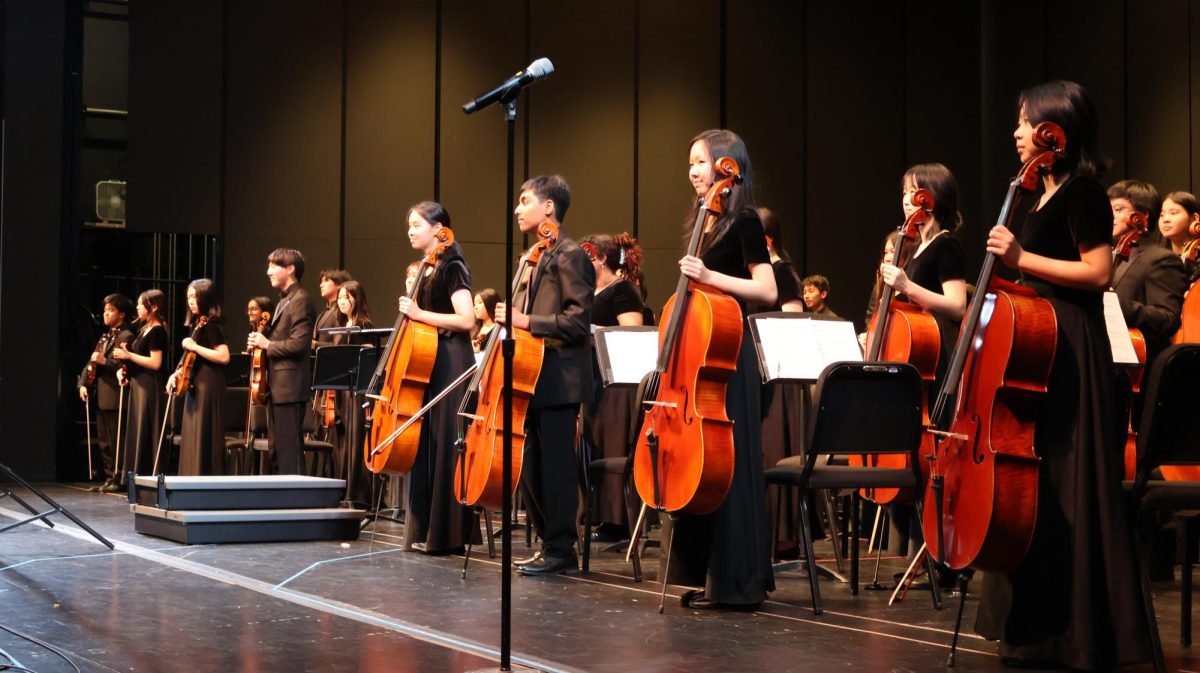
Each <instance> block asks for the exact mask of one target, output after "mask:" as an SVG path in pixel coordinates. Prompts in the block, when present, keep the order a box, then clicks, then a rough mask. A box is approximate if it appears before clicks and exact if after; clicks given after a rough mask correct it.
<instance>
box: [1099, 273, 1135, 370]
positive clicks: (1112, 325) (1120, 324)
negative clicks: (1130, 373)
mask: <svg viewBox="0 0 1200 673" xmlns="http://www.w3.org/2000/svg"><path fill="white" fill-rule="evenodd" d="M1104 327H1105V329H1106V330H1107V331H1108V343H1109V344H1110V345H1111V346H1112V359H1113V364H1118V365H1129V366H1134V367H1136V366H1138V365H1140V364H1141V363H1140V362H1138V356H1137V353H1136V352H1135V351H1134V350H1133V340H1131V339H1130V338H1129V326H1128V325H1127V324H1126V323H1125V314H1123V313H1121V300H1120V299H1118V298H1117V293H1116V292H1113V291H1112V290H1109V291H1108V292H1105V293H1104Z"/></svg>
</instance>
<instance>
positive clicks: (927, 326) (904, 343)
mask: <svg viewBox="0 0 1200 673" xmlns="http://www.w3.org/2000/svg"><path fill="white" fill-rule="evenodd" d="M912 204H913V205H914V206H916V207H917V210H915V211H913V213H912V215H910V216H909V217H907V218H906V219H905V221H904V224H902V225H901V226H900V230H899V231H900V235H899V236H898V237H897V238H896V251H895V254H894V260H895V262H896V266H898V267H900V268H904V267H905V266H906V265H907V264H908V262H909V261H910V260H911V259H912V257H913V254H912V252H911V251H912V249H913V246H914V245H915V244H916V240H917V236H918V234H919V231H918V227H919V226H920V225H921V224H923V223H925V222H926V221H928V218H929V217H930V215H931V213H932V211H933V206H934V199H933V195H932V194H930V193H929V192H928V191H927V190H924V189H918V190H917V191H916V192H915V193H914V194H913V195H912ZM883 290H884V294H883V296H881V297H880V299H879V309H878V310H877V311H875V315H873V316H871V322H870V324H868V325H867V359H868V360H870V361H872V362H907V363H909V364H911V365H913V366H914V367H916V368H917V371H918V372H920V374H921V380H922V382H923V383H924V388H925V391H926V395H925V397H926V398H928V388H929V386H931V385H933V381H934V379H935V378H936V377H937V365H938V360H939V359H940V356H941V350H942V334H941V332H940V331H939V330H938V325H937V320H935V319H934V317H933V316H932V315H930V314H929V313H927V312H926V311H925V310H924V309H922V308H921V307H920V306H918V305H916V304H914V303H911V302H904V301H900V300H899V299H896V298H895V294H896V293H895V292H893V291H892V289H891V288H890V287H888V286H887V285H886V284H885V285H883ZM921 414H922V422H923V423H924V424H925V425H929V404H928V403H927V401H926V400H922V404H921ZM934 446H935V445H934V440H933V436H932V435H930V434H928V433H926V434H925V435H923V436H922V438H921V449H920V452H919V454H920V455H921V456H922V457H924V456H928V455H932V454H933V452H934ZM908 461H909V458H908V456H907V455H901V454H893V453H885V454H874V455H870V456H855V455H852V456H850V457H849V462H850V465H853V466H863V465H868V466H871V467H886V468H892V469H905V470H906V469H909V468H910V467H911V466H910V465H909V464H908ZM921 471H922V474H923V475H927V473H928V471H929V469H928V462H927V461H925V460H922V461H921ZM861 493H862V496H863V497H864V498H867V499H868V500H872V501H874V502H875V503H877V504H880V505H887V504H890V503H892V502H896V501H897V500H898V499H899V500H900V501H903V502H911V501H912V498H913V494H912V492H911V491H909V490H906V489H899V488H864V489H861Z"/></svg>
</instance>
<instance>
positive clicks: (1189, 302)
mask: <svg viewBox="0 0 1200 673" xmlns="http://www.w3.org/2000/svg"><path fill="white" fill-rule="evenodd" d="M1188 232H1189V233H1191V235H1192V236H1197V237H1200V223H1198V224H1193V225H1192V226H1191V227H1189V228H1188ZM1180 257H1182V258H1183V264H1184V266H1186V267H1187V269H1188V272H1189V273H1190V274H1192V277H1193V278H1194V277H1195V273H1194V272H1192V269H1193V268H1195V266H1196V264H1197V262H1200V238H1193V239H1192V240H1190V241H1188V242H1187V244H1186V245H1184V246H1183V254H1182V255H1180ZM1197 286H1200V282H1193V283H1192V284H1191V287H1189V288H1188V291H1187V294H1185V295H1184V297H1183V311H1182V313H1181V314H1180V324H1179V330H1178V331H1176V332H1175V337H1174V338H1173V339H1171V343H1173V344H1192V343H1197V342H1200V292H1197V291H1196V289H1197Z"/></svg>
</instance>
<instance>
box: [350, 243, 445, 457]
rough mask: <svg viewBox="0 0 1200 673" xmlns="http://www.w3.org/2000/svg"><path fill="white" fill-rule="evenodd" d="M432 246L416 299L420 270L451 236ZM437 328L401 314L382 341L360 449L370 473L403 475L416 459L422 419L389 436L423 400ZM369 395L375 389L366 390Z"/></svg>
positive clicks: (412, 293)
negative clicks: (368, 421) (365, 439)
mask: <svg viewBox="0 0 1200 673" xmlns="http://www.w3.org/2000/svg"><path fill="white" fill-rule="evenodd" d="M436 236H437V240H438V245H437V246H436V247H435V248H434V249H433V250H431V251H430V252H429V254H428V255H426V256H425V258H424V259H422V260H421V266H420V268H419V269H418V271H417V281H416V282H415V283H413V286H412V289H411V290H410V291H409V293H408V297H409V299H412V298H413V297H416V296H417V295H418V293H419V292H420V291H421V287H422V286H423V285H424V281H425V276H426V269H427V268H429V267H432V266H434V265H435V264H437V260H438V257H439V256H440V255H441V254H442V253H443V252H444V251H445V250H446V249H447V248H449V247H450V246H451V245H453V243H454V232H452V231H450V228H449V227H442V228H441V229H439V230H438V232H437V234H436ZM437 346H438V332H437V328H436V327H434V326H432V325H427V324H425V323H423V322H419V321H416V320H409V319H408V316H406V315H404V314H403V313H401V314H400V315H399V316H397V318H396V327H395V329H394V330H393V331H392V334H391V336H390V337H389V338H388V343H387V351H386V354H385V355H384V357H383V358H382V359H381V360H380V362H379V365H378V367H377V368H376V370H375V376H374V377H372V380H373V382H374V380H375V379H377V378H379V377H381V376H382V384H381V385H380V387H379V388H378V391H379V392H378V393H377V394H376V398H375V403H374V405H373V406H372V409H371V434H370V437H369V440H370V446H368V447H366V448H365V449H364V454H363V460H364V461H365V462H366V465H367V469H368V470H370V471H371V472H374V473H376V474H378V473H380V472H391V473H397V474H406V473H407V472H408V471H409V470H411V469H412V466H413V463H414V462H416V460H417V449H419V448H420V444H421V426H422V424H423V421H422V419H420V418H418V419H417V420H416V421H415V422H413V423H411V424H409V426H408V428H407V429H406V430H405V431H404V432H402V433H400V434H399V435H397V436H395V437H392V434H393V431H394V430H396V429H398V428H399V427H400V426H401V425H403V424H404V423H405V422H406V421H408V420H409V419H410V418H412V416H413V415H414V414H416V412H417V410H418V409H420V408H421V404H422V403H423V402H424V401H425V387H426V386H428V385H429V377H430V375H432V374H433V365H434V361H435V360H436V359H437ZM371 389H372V390H375V389H376V387H375V385H372V386H371Z"/></svg>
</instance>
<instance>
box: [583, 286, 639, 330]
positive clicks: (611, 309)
mask: <svg viewBox="0 0 1200 673" xmlns="http://www.w3.org/2000/svg"><path fill="white" fill-rule="evenodd" d="M643 307H644V304H643V303H642V293H641V291H640V290H638V289H637V286H636V285H634V284H633V283H631V282H629V281H628V280H626V279H624V278H621V279H619V280H616V281H614V282H613V283H611V284H610V285H609V286H608V287H606V288H604V289H603V290H600V291H599V292H597V293H596V298H595V300H593V301H592V324H593V325H599V326H600V327H612V326H614V325H618V324H620V323H619V322H618V321H617V316H619V315H621V314H622V313H639V314H641V313H642V308H643Z"/></svg>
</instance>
